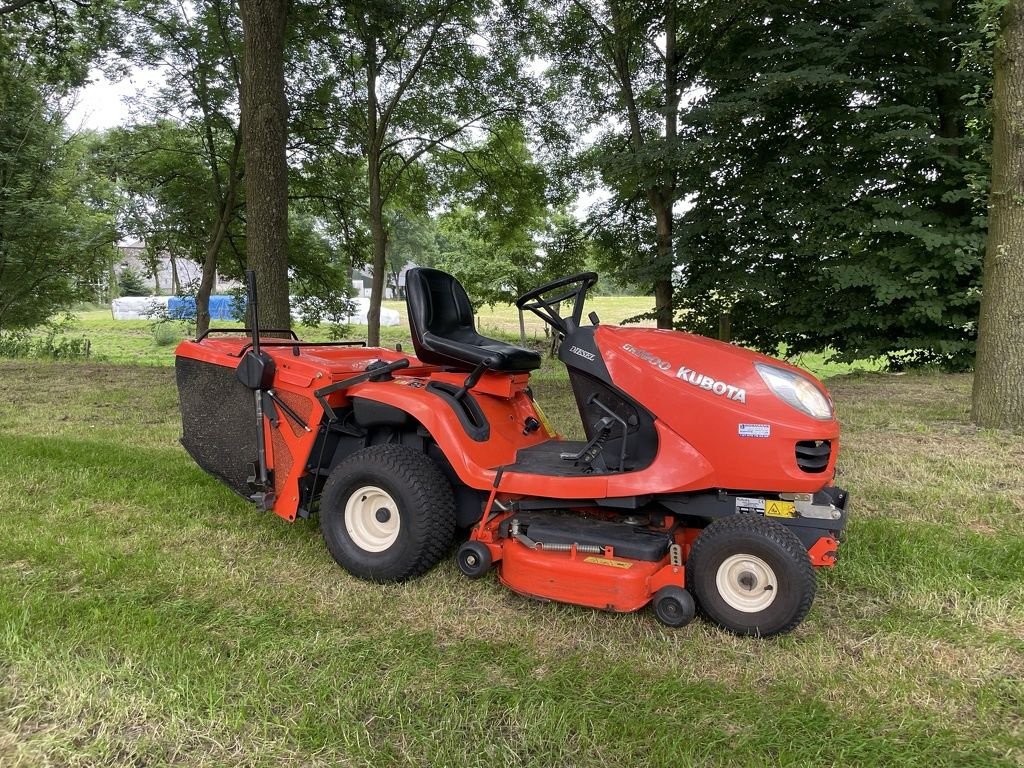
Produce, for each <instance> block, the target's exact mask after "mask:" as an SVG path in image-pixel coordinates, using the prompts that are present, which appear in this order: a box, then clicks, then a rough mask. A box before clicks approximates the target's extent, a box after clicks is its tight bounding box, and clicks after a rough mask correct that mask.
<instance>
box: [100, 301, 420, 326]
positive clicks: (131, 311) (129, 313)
mask: <svg viewBox="0 0 1024 768" xmlns="http://www.w3.org/2000/svg"><path fill="white" fill-rule="evenodd" d="M171 298H172V297H170V296H123V297H121V298H119V299H114V300H113V301H112V302H111V303H110V312H111V314H112V315H113V316H114V319H115V320H149V319H151V318H152V317H154V316H156V315H159V314H160V313H163V312H166V311H167V302H168V301H170V300H171ZM352 306H353V308H354V311H353V312H352V314H351V315H349V316H348V317H347V318H345V320H344V322H346V323H349V324H351V325H366V313H367V312H368V311H369V309H370V300H369V299H364V298H354V299H352ZM292 317H293V318H295V319H296V320H298V321H301V320H302V313H301V312H300V311H299V310H298V308H297V307H295V302H294V301H293V302H292ZM401 322H402V318H401V316H400V315H399V314H398V312H396V311H395V310H393V309H388V308H387V307H381V308H380V324H381V325H382V326H383V325H401Z"/></svg>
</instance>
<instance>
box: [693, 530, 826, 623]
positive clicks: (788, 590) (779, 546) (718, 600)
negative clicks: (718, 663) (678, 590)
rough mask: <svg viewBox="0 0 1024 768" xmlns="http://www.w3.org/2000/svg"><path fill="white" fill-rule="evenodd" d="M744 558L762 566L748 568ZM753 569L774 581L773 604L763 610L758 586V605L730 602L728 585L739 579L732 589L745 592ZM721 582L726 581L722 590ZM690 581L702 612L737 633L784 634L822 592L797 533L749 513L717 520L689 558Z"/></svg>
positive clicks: (804, 614) (698, 539) (754, 572)
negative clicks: (743, 584)
mask: <svg viewBox="0 0 1024 768" xmlns="http://www.w3.org/2000/svg"><path fill="white" fill-rule="evenodd" d="M745 557H748V558H750V560H751V561H752V562H754V563H756V564H757V566H756V567H755V568H753V569H747V570H745V569H746V566H745V565H743V562H744V558H745ZM730 563H734V564H736V569H735V571H733V573H736V572H738V573H739V574H740V576H739V579H737V580H735V582H734V580H731V579H730V578H729V576H728V574H729V573H730V571H729V564H730ZM751 573H752V574H754V575H755V576H756V575H757V574H760V575H761V576H762V577H763V576H764V575H765V574H767V575H769V576H770V577H771V578H773V579H774V581H775V585H774V586H773V587H772V590H771V591H772V593H773V595H774V597H773V599H771V602H770V604H768V605H766V606H765V607H763V608H759V607H758V605H757V600H758V594H759V593H758V592H757V590H756V588H755V589H754V590H753V591H752V592H751V595H752V596H753V604H752V605H750V606H747V608H746V609H744V610H741V609H738V608H737V607H734V605H732V604H730V602H729V601H728V595H726V594H723V589H725V590H727V591H728V590H729V589H730V586H729V585H730V584H731V583H735V586H734V587H732V589H734V592H733V595H736V594H737V593H739V592H740V591H741V590H742V587H741V586H740V585H739V582H741V581H742V580H743V579H749V578H750V576H751ZM720 581H721V582H722V583H723V584H724V586H723V587H721V588H720ZM755 581H756V578H755ZM686 583H687V585H688V586H689V588H690V590H691V591H692V592H693V594H694V597H696V599H697V605H698V608H699V610H700V613H701V615H703V616H705V617H706V618H708V619H710V620H711V621H712V622H714V623H715V624H717V625H718V626H720V627H722V628H723V629H726V630H728V631H730V632H733V633H735V634H737V635H756V636H759V637H771V636H772V635H779V634H782V633H785V632H789V631H790V630H792V629H793V628H794V627H796V626H797V625H798V624H799V623H800V622H801V621H803V619H804V617H805V616H806V615H807V612H808V611H809V610H810V609H811V605H812V604H813V603H814V595H815V592H816V590H817V581H816V579H815V576H814V567H813V566H812V565H811V560H810V558H809V557H808V555H807V549H806V548H805V547H804V546H803V544H801V543H800V540H799V539H798V538H797V537H796V536H795V535H794V534H793V533H792V531H790V530H788V529H787V528H785V527H784V526H783V525H781V524H779V523H777V522H775V521H773V520H766V519H764V518H763V517H755V516H753V515H745V514H744V515H735V516H733V517H725V518H721V519H719V520H715V521H714V522H713V523H711V524H710V525H709V526H708V527H707V528H705V529H704V531H703V532H702V533H701V534H700V536H698V537H697V540H696V541H695V542H694V544H693V548H692V549H691V550H690V556H689V558H688V560H687V562H686ZM748 583H750V582H749V581H748ZM760 594H763V590H762V592H761V593H760ZM741 599H743V597H742V595H740V596H739V597H738V598H737V597H735V596H733V597H732V600H733V602H734V603H735V602H737V600H741Z"/></svg>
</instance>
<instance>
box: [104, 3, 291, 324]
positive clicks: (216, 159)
mask: <svg viewBox="0 0 1024 768" xmlns="http://www.w3.org/2000/svg"><path fill="white" fill-rule="evenodd" d="M120 21H121V25H122V28H123V29H124V30H125V32H126V34H125V35H124V37H123V40H122V42H121V44H120V45H119V51H120V53H121V56H122V58H123V61H124V62H125V63H130V64H132V65H140V66H145V67H161V68H162V69H163V71H164V72H165V74H166V80H165V82H164V84H163V85H162V86H161V87H160V88H158V89H157V90H156V91H155V92H154V93H152V94H151V95H150V97H149V99H148V100H147V103H146V105H145V110H146V112H147V113H148V114H149V116H150V118H151V124H150V125H148V126H137V127H136V128H134V129H132V130H131V131H129V132H128V135H126V136H124V137H122V138H121V139H119V140H118V141H119V142H120V143H121V144H122V146H123V147H124V148H125V150H126V151H127V152H128V155H127V156H126V157H125V158H123V162H122V163H121V165H120V169H119V170H120V172H121V173H122V174H123V178H124V179H125V181H126V184H128V186H129V187H132V186H133V185H134V189H129V196H130V197H131V196H132V195H134V196H135V197H136V198H138V197H139V196H140V195H141V196H142V198H145V197H146V194H147V193H146V190H147V189H148V191H149V193H151V194H150V195H149V199H150V200H151V201H153V202H159V203H160V207H159V215H158V217H159V219H160V221H159V222H154V223H156V224H158V226H155V227H153V228H151V229H150V237H156V238H159V239H160V240H161V241H162V242H163V244H165V245H166V246H167V248H168V251H169V252H170V253H182V252H184V254H185V255H187V256H189V257H192V258H195V259H196V261H198V262H199V263H200V264H201V265H202V277H201V279H200V282H199V285H198V287H197V296H196V310H197V318H196V325H197V330H198V331H199V332H200V333H202V332H203V331H204V330H206V328H208V327H209V323H210V314H209V297H210V294H211V292H212V291H213V288H214V285H215V280H216V274H217V270H218V268H220V267H222V266H223V265H222V258H223V257H224V256H225V255H226V254H231V255H233V256H234V257H235V259H234V261H235V264H234V265H233V269H229V271H230V272H232V273H234V274H236V275H237V276H240V273H241V272H242V269H241V266H242V262H243V258H244V245H243V243H242V234H241V229H242V226H241V225H242V221H241V217H240V215H241V209H242V206H243V199H242V197H243V195H242V181H243V176H244V167H243V163H242V133H241V131H240V130H239V128H238V124H237V121H238V97H239V88H240V82H241V74H240V65H239V59H240V51H241V37H242V35H241V28H240V22H239V19H238V9H237V6H236V4H235V2H234V0H198V1H197V2H195V3H189V4H181V3H175V2H170V1H169V0H130V2H126V3H124V5H123V6H122V15H121V17H120ZM132 136H134V137H135V138H134V139H132ZM200 169H202V171H203V173H202V174H200V173H199V171H200ZM140 185H141V186H140ZM188 186H191V187H192V192H191V195H192V199H189V192H188V190H187V187H188ZM165 187H166V188H165ZM136 210H145V206H143V207H142V208H141V209H140V208H139V207H136ZM175 232H178V233H181V234H182V235H183V236H182V237H179V236H176V235H174V233H175ZM147 242H149V237H147ZM152 245H154V246H156V243H152ZM172 246H174V247H173V248H172ZM198 249H201V251H200V250H198ZM284 291H285V295H287V287H285V289H284Z"/></svg>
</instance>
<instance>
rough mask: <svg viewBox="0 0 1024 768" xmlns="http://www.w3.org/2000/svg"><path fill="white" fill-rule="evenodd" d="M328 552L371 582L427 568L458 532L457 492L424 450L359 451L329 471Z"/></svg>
mask: <svg viewBox="0 0 1024 768" xmlns="http://www.w3.org/2000/svg"><path fill="white" fill-rule="evenodd" d="M320 530H321V532H322V533H323V537H324V543H325V544H326V545H327V550H328V551H329V552H330V553H331V556H332V557H333V558H334V559H335V560H336V561H337V562H338V564H339V565H341V566H342V567H343V568H344V569H345V570H347V571H348V572H349V573H351V574H353V575H355V576H358V577H360V578H363V579H369V580H371V581H405V580H406V579H411V578H415V577H416V576H419V575H421V574H423V573H425V572H426V571H428V570H429V569H430V568H432V567H433V566H434V565H435V564H436V563H437V562H438V561H439V560H440V559H441V558H442V557H443V556H444V555H445V553H446V552H447V551H448V548H449V547H450V546H451V543H452V537H453V535H454V532H455V498H454V495H453V494H452V488H451V485H450V484H449V482H448V480H447V479H445V477H444V475H443V474H442V473H441V470H440V469H438V467H437V465H436V464H434V462H433V461H431V460H430V459H429V458H428V457H427V456H426V455H425V454H423V453H421V452H420V451H417V450H414V449H412V448H409V447H408V446H404V445H394V444H388V445H373V446H370V447H369V448H364V449H362V450H360V451H356V452H355V453H353V454H352V455H351V456H349V457H348V458H347V459H345V460H344V461H343V462H341V463H340V464H338V466H336V467H335V468H334V469H333V470H332V471H331V476H330V477H329V478H328V480H327V483H326V484H325V485H324V490H323V494H322V495H321V497H320Z"/></svg>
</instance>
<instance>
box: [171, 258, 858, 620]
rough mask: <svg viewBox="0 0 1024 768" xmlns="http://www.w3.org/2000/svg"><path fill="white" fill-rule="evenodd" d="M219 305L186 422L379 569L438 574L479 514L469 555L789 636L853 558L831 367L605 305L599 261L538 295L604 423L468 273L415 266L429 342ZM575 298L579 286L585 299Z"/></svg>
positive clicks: (193, 446)
mask: <svg viewBox="0 0 1024 768" xmlns="http://www.w3.org/2000/svg"><path fill="white" fill-rule="evenodd" d="M248 281H249V314H250V317H251V324H252V326H253V327H252V329H245V330H244V331H243V330H240V329H212V330H210V331H208V332H206V333H204V334H203V335H202V336H200V337H199V338H197V339H196V340H195V341H184V342H182V343H181V345H180V346H179V347H178V349H177V360H176V373H177V383H178V393H179V397H180V403H181V416H182V424H183V436H182V444H183V445H184V447H185V449H186V450H187V451H188V452H189V453H190V454H191V455H192V457H193V458H194V459H195V460H196V462H197V463H198V464H199V466H200V467H202V468H203V469H204V470H206V471H207V472H209V473H210V474H212V475H214V476H215V477H217V478H218V479H220V480H221V481H223V482H224V483H225V484H226V485H228V487H230V488H231V489H233V490H234V491H236V492H237V493H239V494H241V495H242V496H244V497H245V498H247V499H250V500H251V501H253V502H255V504H256V505H257V506H258V507H259V508H261V509H264V510H272V511H273V512H274V513H275V514H277V515H279V516H280V517H283V518H284V519H285V520H289V521H291V520H295V518H296V517H308V516H309V515H310V514H312V513H314V512H316V513H318V514H319V519H320V528H321V530H322V532H323V538H324V541H325V542H326V544H327V549H328V550H329V551H330V553H331V555H332V556H333V557H334V559H335V560H336V561H337V562H338V563H339V564H340V565H341V566H342V567H343V568H345V569H346V570H347V571H349V572H350V573H352V574H354V575H355V576H358V577H360V578H363V579H370V580H373V581H379V582H390V581H403V580H406V579H410V578H414V577H416V576H419V575H421V574H423V573H424V572H426V571H427V570H429V569H430V568H431V567H433V566H434V565H435V564H436V563H437V562H438V561H440V560H441V559H442V558H444V557H445V556H447V555H448V553H449V552H451V550H452V548H453V545H454V543H455V538H456V536H459V537H461V538H464V539H465V541H464V543H462V544H461V546H459V547H458V549H457V552H456V555H455V557H456V562H457V564H458V567H459V569H460V570H461V571H462V573H464V574H465V575H466V576H468V577H469V578H473V579H476V578H481V577H484V576H486V574H487V573H488V572H489V571H491V570H492V569H493V570H494V571H495V572H496V573H497V577H498V579H499V580H500V581H501V583H503V584H504V585H506V586H507V587H509V588H510V589H512V590H514V591H515V592H518V593H520V594H522V595H527V596H530V597H534V598H540V599H542V600H556V601H561V602H566V603H574V604H577V605H583V606H590V607H593V608H600V609H604V610H609V611H621V612H626V611H636V610H639V609H640V608H643V607H644V606H645V605H647V604H648V603H651V604H653V608H654V613H655V615H656V616H657V618H658V619H659V620H660V621H661V622H663V623H664V624H667V625H669V626H673V627H681V626H683V625H685V624H687V623H688V622H690V621H691V620H692V619H693V617H694V615H695V613H696V611H697V610H698V609H699V610H700V612H701V614H702V615H703V616H704V617H706V618H707V619H709V620H710V621H712V622H714V623H715V624H717V625H719V626H720V627H723V628H725V629H727V630H729V631H732V632H735V633H738V634H742V635H758V636H770V635H776V634H779V633H783V632H788V631H790V630H792V629H793V628H794V627H796V626H797V625H798V624H799V623H800V622H801V621H802V620H803V618H804V617H805V616H806V615H807V612H808V611H809V610H810V608H811V603H812V602H813V600H814V596H815V589H816V581H815V568H818V567H829V566H832V565H834V564H835V562H836V557H837V549H838V547H839V541H840V539H841V538H842V535H843V530H844V528H845V526H846V509H847V494H846V492H845V491H843V490H841V489H840V488H837V487H835V486H834V485H833V484H832V480H833V477H834V474H835V464H836V456H837V453H838V450H839V425H838V423H837V422H836V419H835V415H834V413H833V406H832V401H831V399H830V397H829V395H828V392H827V391H826V390H825V388H824V387H823V386H822V384H821V383H820V382H819V381H818V380H817V379H815V378H813V377H812V376H811V375H809V374H808V373H806V372H804V371H802V370H800V369H798V368H795V367H793V366H791V365H789V364H787V363H784V362H781V361H779V360H774V359H772V358H769V357H765V356H763V355H760V354H757V353H754V352H750V351H748V350H745V349H741V348H739V347H735V346H731V345H729V344H724V343H721V342H718V341H712V340H710V339H707V338H703V337H700V336H694V335H691V334H687V333H680V332H676V331H666V330H655V329H651V328H639V327H633V328H627V327H620V326H612V325H603V324H601V322H600V321H599V319H598V317H597V315H596V314H594V313H593V312H591V313H590V314H589V317H588V319H589V322H584V321H583V306H584V300H585V298H586V295H587V291H588V290H589V289H590V288H591V287H592V286H593V285H594V284H595V283H596V282H597V275H596V274H594V273H592V272H585V273H581V274H577V275H572V276H570V277H565V278H562V279H560V280H556V281H554V282H551V283H548V284H546V285H542V286H540V287H539V288H536V289H534V290H532V291H530V292H528V293H526V294H525V295H523V296H522V297H521V298H520V299H519V300H518V301H517V302H516V304H517V306H518V307H519V308H520V309H521V310H528V311H530V312H533V313H535V314H536V315H538V316H539V317H540V318H542V319H543V320H544V322H545V323H547V324H548V325H549V326H550V329H551V332H552V333H553V334H554V335H555V337H556V338H557V339H558V340H560V344H559V346H558V358H559V360H561V362H562V363H563V364H564V365H565V366H566V368H567V369H568V374H569V381H570V383H571V386H572V391H573V394H574V395H575V399H576V405H577V407H578V409H579V413H580V416H581V418H582V422H583V429H584V432H585V435H586V440H579V441H577V440H566V439H564V438H562V437H561V436H560V435H558V434H557V433H556V432H555V430H554V429H552V427H551V425H550V424H549V423H548V421H547V419H546V418H545V416H544V412H543V411H542V410H541V407H540V405H539V404H538V403H537V402H536V401H535V399H534V393H533V391H532V389H531V388H530V372H531V371H533V370H535V369H537V368H539V367H540V365H541V357H540V355H539V354H537V353H536V352H533V351H531V350H528V349H523V348H520V347H517V346H513V345H511V344H507V343H505V342H503V341H498V340H495V339H491V338H488V337H486V336H481V335H480V334H479V333H478V331H477V329H476V324H475V322H474V316H473V310H472V305H471V304H470V301H469V298H468V297H467V295H466V291H465V289H464V288H463V287H462V285H461V284H460V283H459V282H458V281H457V280H456V279H455V278H454V277H452V276H451V275H448V274H446V273H444V272H441V271H439V270H435V269H423V268H416V269H412V270H410V271H409V272H408V276H407V283H406V291H407V301H408V310H409V325H410V330H411V332H412V340H413V347H414V350H415V353H416V354H415V356H414V355H409V354H406V353H403V352H402V351H400V350H390V349H383V348H376V347H367V346H365V345H364V344H363V343H362V342H353V341H336V342H302V341H299V340H298V338H297V337H296V336H295V335H294V333H292V332H290V331H280V330H274V329H259V319H258V318H259V307H258V304H257V297H256V292H255V281H254V279H253V275H252V273H250V274H249V275H248ZM563 308H571V311H570V312H569V313H568V314H565V315H563V314H562V311H563Z"/></svg>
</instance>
